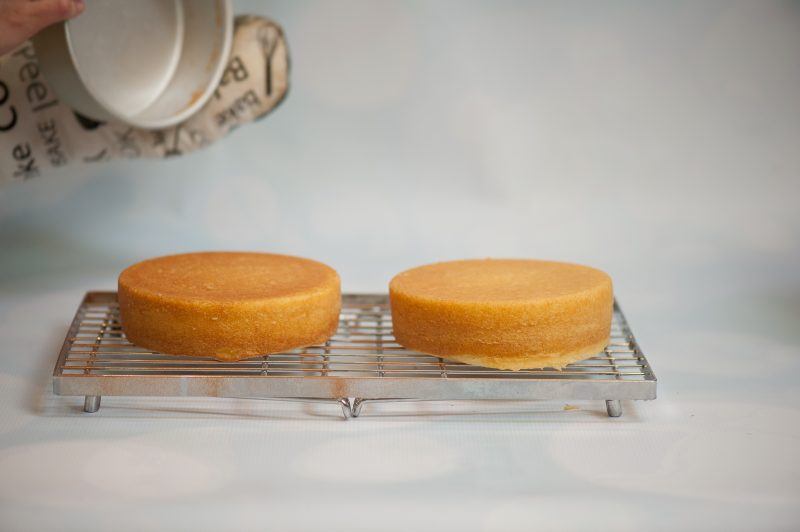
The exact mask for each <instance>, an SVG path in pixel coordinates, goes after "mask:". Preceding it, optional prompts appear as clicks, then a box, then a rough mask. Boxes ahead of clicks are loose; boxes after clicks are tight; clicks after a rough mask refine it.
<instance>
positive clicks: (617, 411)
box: [606, 399, 622, 417]
mask: <svg viewBox="0 0 800 532" xmlns="http://www.w3.org/2000/svg"><path fill="white" fill-rule="evenodd" d="M606 410H607V411H608V417H619V416H621V415H622V406H621V405H620V404H619V399H609V400H607V401H606Z"/></svg>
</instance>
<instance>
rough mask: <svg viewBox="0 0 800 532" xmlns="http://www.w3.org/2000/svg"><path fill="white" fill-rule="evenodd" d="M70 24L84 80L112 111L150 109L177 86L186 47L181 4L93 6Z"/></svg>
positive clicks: (169, 0) (176, 0) (165, 0)
mask: <svg viewBox="0 0 800 532" xmlns="http://www.w3.org/2000/svg"><path fill="white" fill-rule="evenodd" d="M87 8H88V9H86V11H85V13H84V14H83V15H82V16H80V17H77V18H75V19H74V20H72V21H70V22H69V24H68V26H67V27H68V32H69V41H70V47H71V51H72V54H73V58H74V59H75V62H76V64H77V67H78V70H79V72H80V76H81V79H82V80H83V82H84V84H86V86H87V88H88V89H89V91H91V92H92V94H93V96H94V97H95V98H96V99H97V100H99V101H100V102H101V103H102V104H103V105H104V106H105V107H106V108H107V109H108V110H109V111H111V112H113V113H114V114H117V115H120V116H123V117H127V116H135V115H137V114H139V113H141V112H142V111H144V110H145V109H147V108H148V107H150V106H151V105H152V104H153V103H154V102H155V101H156V100H157V99H158V98H159V97H160V96H161V94H162V93H163V92H164V90H165V89H166V88H167V86H168V85H169V83H170V81H171V80H172V78H173V76H174V74H175V71H176V69H177V68H178V63H179V60H180V56H181V49H182V47H183V33H184V17H183V11H184V10H183V5H182V2H181V1H180V0H137V1H136V2H119V1H104V2H92V3H90V4H89V5H88V6H87Z"/></svg>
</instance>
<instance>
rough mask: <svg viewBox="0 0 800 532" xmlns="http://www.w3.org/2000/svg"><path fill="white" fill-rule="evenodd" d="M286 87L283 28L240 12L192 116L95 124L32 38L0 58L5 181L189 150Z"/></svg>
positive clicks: (0, 175) (265, 108) (0, 158)
mask: <svg viewBox="0 0 800 532" xmlns="http://www.w3.org/2000/svg"><path fill="white" fill-rule="evenodd" d="M2 1H4V0H0V2H2ZM288 88H289V56H288V50H287V47H286V40H285V39H284V35H283V30H282V29H281V27H280V26H279V25H277V24H275V23H274V22H272V21H270V20H268V19H265V18H261V17H255V16H249V15H243V16H238V17H236V22H235V30H234V36H233V45H232V47H231V54H230V57H229V59H228V66H227V68H226V69H225V72H224V74H223V76H222V79H221V80H220V82H219V85H218V86H217V90H216V91H215V92H214V94H213V95H212V96H211V99H210V100H209V101H208V102H207V103H206V104H205V105H204V106H203V108H202V109H200V110H199V111H198V112H197V113H196V114H195V115H193V116H191V117H190V118H188V119H187V120H186V121H184V122H182V123H180V124H178V125H177V126H173V127H170V128H167V129H160V130H146V129H137V128H135V127H132V126H130V125H128V124H124V123H120V122H96V121H93V120H90V119H88V118H85V117H82V116H80V115H78V114H77V113H75V112H74V111H73V110H72V109H71V108H69V107H68V106H66V105H65V104H64V103H62V102H60V101H59V100H58V97H57V96H56V94H55V93H54V92H53V90H52V89H51V88H50V87H49V86H48V85H47V82H46V81H45V80H44V78H43V76H42V75H41V72H40V71H39V67H38V63H37V60H36V53H35V52H34V49H33V45H31V44H30V43H27V44H26V45H25V46H21V47H19V48H18V49H17V50H16V51H14V53H12V54H10V55H8V56H6V57H4V58H0V185H1V184H2V183H3V182H4V181H18V180H26V179H30V178H35V177H38V176H40V175H43V174H46V173H48V172H49V171H52V170H56V169H58V168H60V167H62V166H65V165H68V164H73V163H75V162H83V163H92V164H93V163H96V162H101V161H109V160H112V159H117V158H126V159H138V158H164V157H170V156H176V155H184V154H187V153H189V152H192V151H195V150H197V149H200V148H203V147H205V146H208V145H209V144H211V143H213V142H215V141H217V140H218V139H220V138H222V137H223V136H225V135H227V134H228V133H229V132H230V131H232V130H233V129H236V128H237V127H239V126H241V125H243V124H246V123H248V122H252V121H254V120H257V119H259V118H261V117H263V116H264V115H266V114H267V113H268V112H269V111H271V110H272V109H273V108H275V107H276V106H277V105H278V104H279V103H280V102H281V101H282V100H283V98H284V96H285V95H286V92H287V90H288Z"/></svg>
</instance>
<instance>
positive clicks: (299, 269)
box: [119, 252, 341, 360]
mask: <svg viewBox="0 0 800 532" xmlns="http://www.w3.org/2000/svg"><path fill="white" fill-rule="evenodd" d="M340 306H341V292H340V285H339V276H338V275H337V273H336V271H334V270H333V269H332V268H330V267H328V266H326V265H324V264H322V263H319V262H316V261H313V260H308V259H303V258H299V257H290V256H287V255H273V254H267V253H234V252H213V253H188V254H184V255H170V256H166V257H159V258H155V259H150V260H146V261H144V262H140V263H138V264H134V265H133V266H131V267H129V268H127V269H126V270H125V271H123V272H122V273H121V274H120V276H119V309H120V320H121V322H122V329H123V331H124V332H125V335H126V336H127V337H128V339H129V340H130V341H131V342H133V343H134V344H137V345H139V346H141V347H145V348H147V349H152V350H154V351H159V352H162V353H168V354H174V355H192V356H211V357H214V358H216V359H219V360H240V359H243V358H248V357H253V356H259V355H265V354H269V353H278V352H281V351H286V350H289V349H294V348H297V347H305V346H309V345H314V344H318V343H321V342H324V341H325V340H327V339H328V338H329V337H330V336H331V335H332V334H333V333H334V332H335V331H336V328H337V325H338V322H339V310H340Z"/></svg>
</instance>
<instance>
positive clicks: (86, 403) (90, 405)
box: [83, 395, 101, 414]
mask: <svg viewBox="0 0 800 532" xmlns="http://www.w3.org/2000/svg"><path fill="white" fill-rule="evenodd" d="M100 397H101V396H99V395H87V396H85V397H84V399H83V411H84V412H88V413H89V414H94V413H95V412H97V411H98V410H100Z"/></svg>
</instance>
